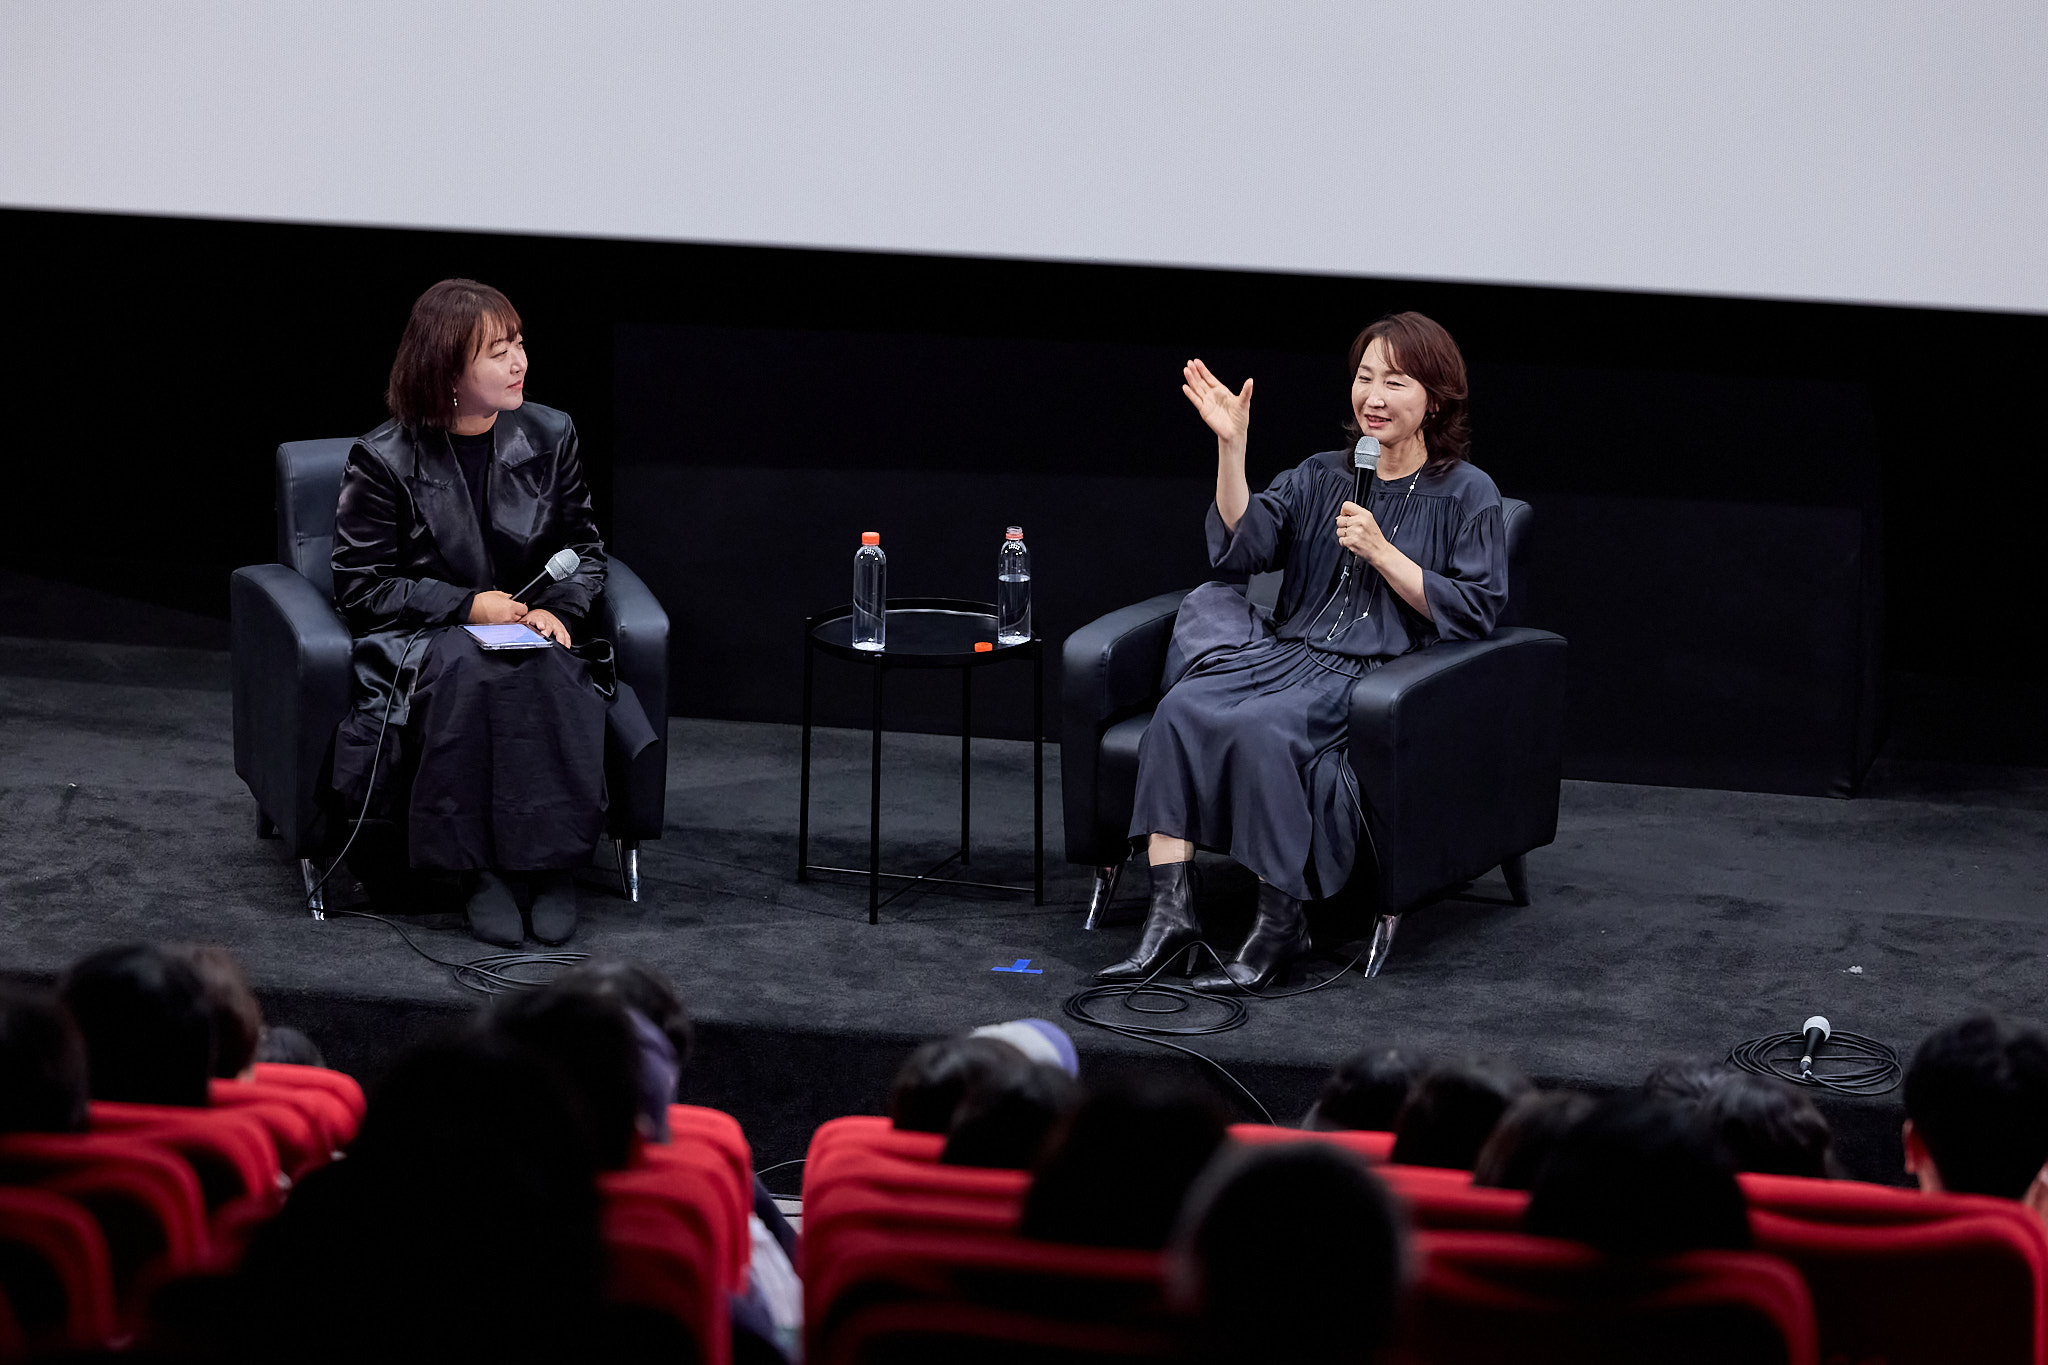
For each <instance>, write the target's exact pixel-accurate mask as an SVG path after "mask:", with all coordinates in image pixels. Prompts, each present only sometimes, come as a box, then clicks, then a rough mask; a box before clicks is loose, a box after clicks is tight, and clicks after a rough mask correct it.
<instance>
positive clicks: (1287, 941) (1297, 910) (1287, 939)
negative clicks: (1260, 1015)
mask: <svg viewBox="0 0 2048 1365" xmlns="http://www.w3.org/2000/svg"><path fill="white" fill-rule="evenodd" d="M1312 946H1313V945H1312V944H1311V943H1310V942H1309V937H1308V915H1307V913H1306V912H1305V911H1304V910H1303V908H1302V903H1301V902H1300V901H1298V900H1296V899H1295V898H1294V897H1292V896H1290V895H1288V894H1287V893H1286V892H1285V891H1281V890H1279V889H1278V888H1276V887H1274V886H1271V885H1269V884H1268V883H1266V882H1260V883H1259V912H1258V914H1257V915H1255V916H1253V918H1252V931H1251V933H1249V934H1247V935H1246V936H1245V940H1244V946H1243V947H1242V948H1239V949H1238V950H1237V956H1236V957H1234V958H1232V959H1231V960H1230V961H1228V962H1226V963H1224V964H1223V970H1222V971H1220V972H1204V973H1202V974H1201V975H1200V976H1198V977H1196V978H1195V979H1194V981H1193V982H1192V983H1191V984H1192V985H1193V986H1194V988H1195V989H1196V990H1198V991H1208V992H1209V993H1210V994H1212V995H1231V994H1234V993H1236V992H1239V991H1242V992H1244V993H1246V994H1251V993H1253V992H1257V991H1262V990H1265V989H1266V988H1267V987H1268V986H1271V985H1272V984H1273V983H1274V982H1275V981H1278V980H1280V979H1281V978H1282V977H1283V976H1285V975H1286V973H1287V969H1288V967H1289V966H1291V965H1292V964H1293V963H1294V962H1295V961H1296V960H1297V959H1299V958H1304V957H1307V956H1308V954H1309V950H1310V948H1311V947H1312Z"/></svg>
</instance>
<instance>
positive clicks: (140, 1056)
mask: <svg viewBox="0 0 2048 1365" xmlns="http://www.w3.org/2000/svg"><path fill="white" fill-rule="evenodd" d="M57 993H58V994H59V995H60V996H62V997H63V1000H64V1004H65V1006H66V1007H67V1008H68V1009H69V1010H70V1011H71V1017H72V1019H74V1020H75V1021H76V1022H77V1024H78V1031H79V1033H80V1035H81V1036H82V1037H83V1038H84V1039H85V1056H86V1067H87V1070H88V1074H89V1075H90V1077H91V1083H92V1097H93V1098H94V1099H96V1100H124V1101H128V1102H130V1103H136V1104H180V1105H191V1106H202V1105H204V1104H206V1103H207V1094H206V1083H207V1081H208V1080H209V1079H211V1078H212V1075H213V1011H212V1010H211V1008H209V1006H208V1005H207V1001H206V991H205V988H204V987H203V986H202V985H201V984H200V981H199V977H198V975H197V973H195V972H194V971H193V970H192V969H191V968H190V967H189V966H187V965H186V964H185V963H184V962H182V961H180V960H179V959H178V958H176V957H174V956H172V955H171V954H169V953H167V952H165V951H164V950H163V949H161V948H158V947H155V946H154V945H151V944H144V943H134V944H128V945H126V946H123V947H119V948H103V949H101V950H100V951H99V952H96V953H93V954H92V955H91V956H89V957H86V958H83V959H81V960H80V961H78V962H77V963H75V964H74V965H73V966H72V968H71V970H70V971H68V972H66V973H65V974H64V977H63V979H62V980H61V981H60V982H58V985H57Z"/></svg>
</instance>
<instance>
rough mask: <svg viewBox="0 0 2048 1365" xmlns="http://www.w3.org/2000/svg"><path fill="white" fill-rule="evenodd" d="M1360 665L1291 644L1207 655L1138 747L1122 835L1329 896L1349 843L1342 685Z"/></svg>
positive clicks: (1346, 869) (1303, 894)
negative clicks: (1195, 849) (1223, 855)
mask: <svg viewBox="0 0 2048 1365" xmlns="http://www.w3.org/2000/svg"><path fill="white" fill-rule="evenodd" d="M1369 667H1371V664H1370V662H1369V661H1367V660H1364V659H1357V658H1351V657H1348V656H1346V655H1340V654H1329V653H1325V652H1323V651H1320V650H1311V649H1310V648H1309V646H1308V645H1307V644H1306V643H1305V642H1304V641H1301V640H1278V639H1266V640H1260V641H1257V642H1255V643H1252V644H1248V645H1244V646H1242V647H1240V648H1236V649H1231V650H1227V651H1223V652H1220V653H1217V654H1212V655H1209V656H1207V657H1205V658H1204V659H1203V660H1202V662H1201V665H1200V666H1199V670H1198V671H1196V672H1193V673H1190V674H1188V675H1187V676H1186V677H1184V678H1182V679H1181V680H1180V681H1179V682H1177V683H1175V684H1174V685H1173V686H1172V687H1171V688H1170V689H1168V691H1167V693H1166V696H1165V698H1164V699H1163V700H1161V701H1160V703H1159V709H1158V711H1156V712H1155V713H1154V714H1153V717H1152V723H1151V725H1150V726H1148V727H1147V728H1146V730H1145V738H1144V741H1143V742H1142V743H1141V744H1140V745H1139V747H1138V791H1137V804H1136V808H1135V809H1134V810H1133V812H1132V815H1131V834H1132V836H1133V837H1138V838H1142V837H1144V836H1146V835H1151V834H1165V835H1170V836H1172V837H1174V838H1177V839H1187V840H1191V841H1192V842H1194V843H1196V844H1199V845H1201V846H1202V847H1204V848H1214V849H1222V850H1225V851H1227V852H1228V853H1229V854H1230V856H1231V857H1232V858H1234V859H1236V860H1237V861H1238V862H1239V863H1241V864H1243V865H1244V866H1245V867H1247V868H1250V869H1251V870H1252V871H1253V872H1254V873H1256V874H1257V875H1258V876H1259V877H1260V878H1261V879H1263V880H1264V881H1267V882H1269V883H1271V884H1272V885H1273V886H1275V887H1278V888H1279V889H1280V890H1282V891H1284V892H1286V893H1287V894H1288V895H1290V896H1294V897H1296V898H1297V899H1300V900H1316V899H1320V898H1321V897H1324V896H1334V895H1335V894H1337V892H1338V891H1340V890H1342V889H1343V886H1344V883H1345V882H1346V881H1347V880H1348V879H1349V878H1350V876H1351V863H1352V859H1353V858H1354V856H1355V855H1356V853H1357V849H1358V825H1359V819H1360V813H1359V806H1358V794H1357V788H1356V786H1355V784H1354V782H1353V780H1352V777H1351V773H1350V771H1349V769H1348V768H1347V766H1346V764H1345V749H1346V745H1347V741H1348V739H1349V736H1350V725H1351V689H1352V686H1353V685H1354V684H1355V683H1356V682H1357V681H1358V679H1359V678H1360V677H1362V676H1364V674H1365V672H1366V670H1367V669H1368V668H1369Z"/></svg>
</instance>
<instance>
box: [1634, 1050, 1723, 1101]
mask: <svg viewBox="0 0 2048 1365" xmlns="http://www.w3.org/2000/svg"><path fill="white" fill-rule="evenodd" d="M1732 1074H1734V1069H1733V1068H1732V1067H1730V1066H1729V1065H1728V1064H1727V1063H1726V1062H1717V1061H1711V1060H1709V1059H1707V1058H1704V1057H1667V1058H1666V1059H1665V1060H1663V1061H1661V1062H1659V1063H1657V1065H1655V1066H1653V1067H1651V1068H1650V1074H1649V1075H1647V1076H1645V1077H1643V1093H1644V1094H1645V1095H1654V1096H1656V1097H1657V1098H1658V1099H1665V1100H1674V1101H1676V1102H1677V1103H1679V1104H1698V1103H1699V1102H1700V1101H1701V1100H1703V1099H1705V1098H1706V1097H1707V1092H1708V1091H1709V1090H1712V1089H1713V1088H1714V1083H1715V1082H1716V1081H1718V1080H1720V1079H1721V1078H1722V1077H1723V1076H1728V1075H1732Z"/></svg>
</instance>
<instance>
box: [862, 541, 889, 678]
mask: <svg viewBox="0 0 2048 1365" xmlns="http://www.w3.org/2000/svg"><path fill="white" fill-rule="evenodd" d="M888 605H889V558H888V556H887V555H885V554H883V553H882V533H881V532H879V531H862V532H861V533H860V548H859V549H858V550H855V551H854V552H853V647H854V648H855V649H880V648H882V646H883V643H884V638H883V637H884V636H885V635H887V633H888V630H889V618H888V615H887V609H888Z"/></svg>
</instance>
